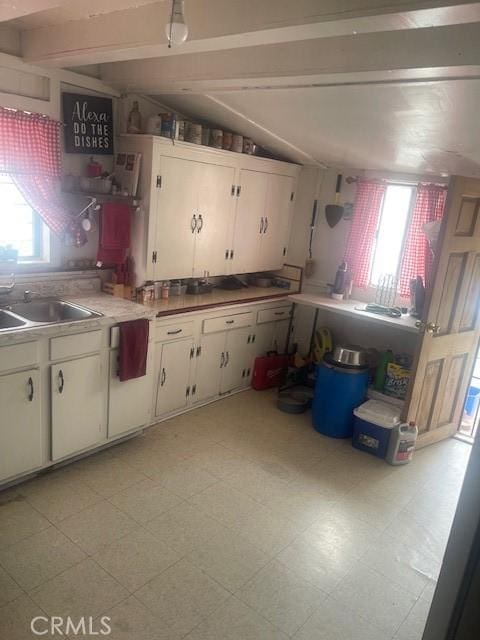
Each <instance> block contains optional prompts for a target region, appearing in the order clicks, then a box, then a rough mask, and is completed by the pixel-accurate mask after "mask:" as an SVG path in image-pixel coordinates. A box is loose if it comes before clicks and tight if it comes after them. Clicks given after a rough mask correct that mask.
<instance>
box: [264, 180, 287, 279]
mask: <svg viewBox="0 0 480 640" xmlns="http://www.w3.org/2000/svg"><path fill="white" fill-rule="evenodd" d="M293 184H294V180H293V178H292V177H291V176H280V175H275V174H271V175H269V176H268V193H267V205H266V209H265V217H264V225H263V234H262V244H261V249H260V265H259V267H258V269H259V271H267V270H269V269H270V270H271V269H281V268H282V266H283V263H284V257H285V255H286V253H287V245H288V235H289V232H290V217H291V211H292V197H293Z"/></svg>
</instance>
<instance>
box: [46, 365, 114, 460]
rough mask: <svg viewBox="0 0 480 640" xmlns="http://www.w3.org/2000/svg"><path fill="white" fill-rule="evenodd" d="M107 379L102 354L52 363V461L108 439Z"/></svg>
mask: <svg viewBox="0 0 480 640" xmlns="http://www.w3.org/2000/svg"><path fill="white" fill-rule="evenodd" d="M105 382H106V376H105V380H104V379H103V376H102V366H101V360H100V356H99V355H93V356H88V357H87V358H79V359H78V360H70V361H68V362H62V363H60V364H54V365H52V367H51V384H52V458H53V460H58V459H59V458H63V457H64V456H67V455H70V454H73V453H76V452H78V451H81V450H82V449H87V448H88V447H91V446H93V445H95V444H97V443H99V442H101V441H102V440H104V439H105V438H106V435H107V434H106V425H105V421H104V416H105V411H104V408H105V405H104V403H105V397H106V396H105V386H106V385H105Z"/></svg>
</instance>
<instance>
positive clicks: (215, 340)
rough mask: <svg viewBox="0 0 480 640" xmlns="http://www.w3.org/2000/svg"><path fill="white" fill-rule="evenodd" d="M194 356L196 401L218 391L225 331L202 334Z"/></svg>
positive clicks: (223, 354)
mask: <svg viewBox="0 0 480 640" xmlns="http://www.w3.org/2000/svg"><path fill="white" fill-rule="evenodd" d="M199 346H200V352H199V355H198V357H197V358H196V370H195V396H194V398H195V399H196V401H197V402H199V401H201V400H208V399H209V398H214V397H215V396H218V394H219V393H220V379H221V375H222V370H223V365H224V364H225V331H219V332H218V333H210V334H207V335H203V336H202V337H201V340H200V345H199Z"/></svg>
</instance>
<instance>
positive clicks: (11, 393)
mask: <svg viewBox="0 0 480 640" xmlns="http://www.w3.org/2000/svg"><path fill="white" fill-rule="evenodd" d="M40 406H41V403H40V376H39V373H38V371H37V370H36V369H31V370H30V371H22V372H21V373H12V374H10V375H6V376H2V377H0V407H1V408H2V409H1V412H0V480H5V479H6V478H10V477H12V476H15V475H18V474H20V473H24V472H26V471H30V470H31V469H35V468H36V467H39V466H40V465H41V464H42V462H43V453H42V430H41V414H40Z"/></svg>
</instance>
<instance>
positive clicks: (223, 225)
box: [193, 164, 235, 278]
mask: <svg viewBox="0 0 480 640" xmlns="http://www.w3.org/2000/svg"><path fill="white" fill-rule="evenodd" d="M234 180H235V169H233V168H232V167H224V166H221V165H217V164H203V165H202V168H201V171H200V178H199V183H198V206H197V222H196V233H195V256H194V263H193V276H194V277H199V278H203V277H204V276H205V275H206V274H207V273H208V275H211V276H215V275H224V274H225V273H227V270H228V265H227V260H228V259H229V255H230V254H228V256H227V251H229V250H230V249H231V241H230V239H231V230H232V225H233V213H234V204H235V200H234V192H233V189H234Z"/></svg>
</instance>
